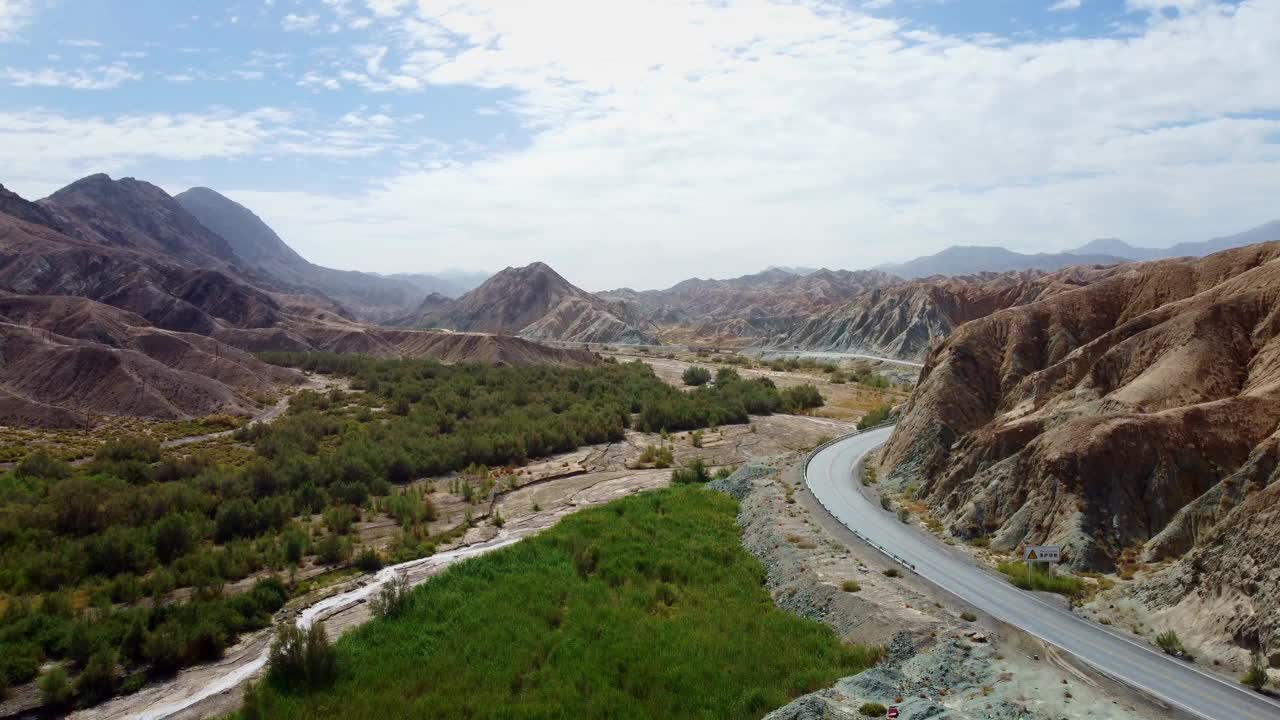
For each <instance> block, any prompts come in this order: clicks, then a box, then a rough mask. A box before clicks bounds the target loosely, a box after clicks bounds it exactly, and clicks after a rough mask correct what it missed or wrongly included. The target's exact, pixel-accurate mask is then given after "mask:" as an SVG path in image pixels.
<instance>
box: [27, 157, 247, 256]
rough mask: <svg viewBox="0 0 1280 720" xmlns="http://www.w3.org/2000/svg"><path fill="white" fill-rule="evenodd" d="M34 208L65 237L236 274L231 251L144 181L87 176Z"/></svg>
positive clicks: (159, 191) (171, 199) (224, 241)
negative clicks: (48, 217)
mask: <svg viewBox="0 0 1280 720" xmlns="http://www.w3.org/2000/svg"><path fill="white" fill-rule="evenodd" d="M39 205H40V206H41V207H42V208H43V209H44V210H46V211H47V212H48V213H50V214H51V215H53V216H54V217H55V218H56V219H57V223H58V224H59V227H61V229H62V231H63V232H64V233H65V234H69V235H71V236H72V237H75V238H78V239H80V240H84V241H87V242H91V243H96V244H98V245H102V246H104V247H111V248H122V249H127V250H135V251H138V252H142V253H148V254H155V255H160V256H162V257H166V258H172V259H176V260H182V261H185V262H189V263H193V264H195V265H197V266H200V267H205V268H212V269H219V270H237V269H240V265H239V261H238V258H237V257H236V254H235V252H234V251H233V250H232V249H231V246H230V245H229V244H228V243H227V241H226V240H224V239H223V238H222V236H220V235H218V234H217V233H215V232H213V231H212V230H210V229H209V228H207V227H205V226H204V225H202V224H201V223H200V221H199V220H197V219H196V218H195V217H193V216H192V215H191V213H189V212H187V211H186V209H185V208H183V207H182V205H180V204H179V203H178V202H177V201H176V200H174V199H173V198H172V197H170V196H169V194H168V193H166V192H165V191H164V190H161V189H160V188H158V187H156V186H155V185H152V184H151V183H148V182H143V181H140V180H135V179H133V178H123V179H121V180H112V179H111V178H110V177H108V176H106V175H103V174H98V175H90V176H88V177H86V178H82V179H80V180H77V181H75V182H73V183H71V184H70V185H68V186H66V187H64V188H62V189H61V190H59V191H57V192H55V193H54V194H52V195H50V196H49V197H47V198H45V199H43V200H41V201H40V202H39Z"/></svg>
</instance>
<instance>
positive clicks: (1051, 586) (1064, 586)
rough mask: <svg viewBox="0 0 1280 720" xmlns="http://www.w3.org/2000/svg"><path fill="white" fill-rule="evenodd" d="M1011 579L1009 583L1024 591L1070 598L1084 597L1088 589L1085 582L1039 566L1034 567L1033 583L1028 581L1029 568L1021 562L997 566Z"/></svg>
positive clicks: (1032, 573) (1004, 563)
mask: <svg viewBox="0 0 1280 720" xmlns="http://www.w3.org/2000/svg"><path fill="white" fill-rule="evenodd" d="M996 569H998V570H999V571H1000V572H1002V573H1004V574H1005V576H1006V577H1008V578H1009V582H1011V583H1013V584H1014V586H1016V587H1019V588H1021V589H1023V590H1037V591H1040V592H1051V593H1057V594H1059V595H1066V596H1068V597H1076V598H1079V597H1084V595H1085V592H1086V587H1085V584H1084V581H1083V580H1081V579H1080V578H1078V577H1074V576H1071V575H1059V574H1057V573H1050V572H1049V571H1047V570H1044V569H1043V568H1041V567H1040V566H1039V565H1033V566H1032V572H1031V581H1030V582H1028V581H1027V566H1026V563H1021V562H1016V561H1015V562H1003V563H1000V564H999V565H997V566H996Z"/></svg>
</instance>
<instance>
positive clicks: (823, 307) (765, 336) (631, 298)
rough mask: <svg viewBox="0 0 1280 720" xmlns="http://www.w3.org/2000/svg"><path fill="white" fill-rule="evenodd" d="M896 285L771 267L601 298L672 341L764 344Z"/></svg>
mask: <svg viewBox="0 0 1280 720" xmlns="http://www.w3.org/2000/svg"><path fill="white" fill-rule="evenodd" d="M900 282H901V281H900V280H899V279H898V278H895V277H893V276H892V275H888V274H886V273H883V272H880V271H878V270H859V271H857V272H850V271H848V270H838V271H832V270H825V269H824V270H815V271H810V272H808V273H805V274H799V273H795V272H792V271H789V270H784V269H782V268H771V269H769V270H766V271H764V272H761V273H756V274H754V275H744V276H742V277H738V278H732V279H729V280H703V279H700V278H692V279H689V280H685V281H683V282H680V283H677V284H676V285H674V286H672V287H670V288H667V289H666V290H646V291H643V292H637V291H635V290H631V289H629V288H622V289H620V290H613V291H610V292H607V293H601V296H602V297H604V298H605V299H609V300H620V301H622V302H625V303H627V304H628V305H629V306H631V307H633V308H635V312H636V313H637V314H639V315H640V316H642V317H643V318H644V319H645V320H647V321H648V322H650V323H653V324H655V325H658V326H663V327H664V328H665V329H666V330H665V334H666V335H668V336H669V337H670V338H671V339H673V340H680V341H685V342H693V343H699V344H716V345H720V344H734V343H744V342H754V343H764V342H766V341H767V340H769V339H772V338H774V337H776V336H778V335H780V334H785V333H787V332H789V331H790V330H791V329H792V328H794V327H795V326H796V325H798V324H799V323H801V322H803V321H804V320H806V319H807V318H809V317H810V316H812V315H815V314H821V313H824V312H828V311H831V310H833V309H835V308H837V307H839V306H840V305H841V304H843V303H844V302H847V301H848V300H849V299H850V298H853V297H855V296H857V295H859V294H860V293H865V292H867V291H870V290H874V289H876V288H882V287H888V286H891V285H894V284H897V283H900Z"/></svg>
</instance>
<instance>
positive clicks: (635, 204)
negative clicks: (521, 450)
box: [0, 0, 1280, 289]
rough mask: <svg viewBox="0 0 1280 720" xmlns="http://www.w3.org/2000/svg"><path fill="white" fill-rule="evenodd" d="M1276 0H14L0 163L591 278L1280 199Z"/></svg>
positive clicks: (1074, 235)
mask: <svg viewBox="0 0 1280 720" xmlns="http://www.w3.org/2000/svg"><path fill="white" fill-rule="evenodd" d="M1277 27H1280V0H1243V1H1242V2H1214V1H1213V0H1080V1H1079V2H1075V1H1073V0H1061V1H1058V0H1045V1H1041V0H893V1H889V0H864V1H852V0H851V1H848V2H835V1H826V0H785V1H784V0H742V1H740V2H726V1H722V0H653V1H652V2H647V3H634V2H615V1H614V0H547V2H544V3H517V2H512V1H511V0H314V1H312V0H275V1H274V2H252V3H251V2H233V3H207V2H192V1H186V0H170V1H168V2H158V1H155V0H132V1H131V2H128V3H123V2H108V1H106V0H0V99H2V100H3V103H2V104H0V146H3V147H5V148H6V150H5V151H3V152H4V154H3V155H0V157H3V158H4V159H5V163H4V167H5V168H6V170H5V172H4V174H3V176H0V182H3V183H4V184H5V185H6V186H8V187H10V188H12V189H14V190H16V191H17V192H19V193H21V194H23V195H25V196H28V197H40V196H43V195H45V194H48V193H49V192H51V191H53V190H54V189H56V188H57V187H60V186H61V185H64V184H66V183H68V182H71V181H72V180H74V179H76V178H77V177H80V176H82V175H85V174H89V173H92V172H107V173H109V174H111V175H112V176H115V177H120V176H135V177H139V178H143V179H147V180H151V181H152V182H155V183H156V184H158V185H160V186H162V187H164V188H165V189H167V190H169V191H170V192H175V193H176V192H179V191H181V190H183V189H185V188H186V187H189V186H191V185H196V184H200V185H208V186H211V187H214V188H215V189H218V190H220V191H222V192H224V193H226V194H227V195H229V196H231V197H233V198H234V199H237V200H239V201H241V202H243V203H245V204H246V205H248V206H249V207H250V208H251V209H253V210H254V211H255V212H257V213H258V214H260V215H262V216H263V217H264V218H265V219H266V220H268V222H269V223H270V224H272V226H273V227H275V228H276V229H277V230H278V231H279V232H280V233H281V234H282V235H283V236H284V237H285V239H286V241H288V242H289V243H290V244H292V245H293V246H294V247H296V248H297V249H298V250H299V251H300V252H302V253H303V254H304V255H306V256H307V257H308V258H310V259H313V260H315V261H317V262H321V263H324V264H328V265H332V266H336V267H344V268H357V269H365V270H377V271H398V270H424V271H429V270H432V269H438V268H443V267H472V268H483V269H496V268H500V267H502V266H505V265H508V264H523V263H526V262H531V261H533V260H539V259H541V260H545V261H547V262H549V263H550V264H552V265H553V266H554V267H557V268H558V269H560V270H561V271H562V272H564V273H565V274H566V275H567V276H568V277H569V278H570V279H571V280H574V281H575V282H577V283H579V284H581V285H583V286H585V287H589V288H591V289H603V288H607V287H613V286H619V285H632V286H636V287H651V286H662V285H668V284H671V283H673V282H676V281H678V280H679V279H681V278H683V277H687V276H690V275H702V276H707V275H713V276H727V275H733V274H740V273H744V272H750V271H753V270H756V269H759V268H762V267H765V266H767V265H770V264H781V265H827V266H832V267H850V268H854V267H865V266H870V265H874V264H876V263H878V262H883V261H886V260H894V259H902V258H905V257H908V256H911V255H915V254H921V253H927V252H934V251H937V250H939V249H941V248H943V247H945V246H946V245H950V244H956V243H964V244H1003V245H1006V246H1009V247H1012V248H1014V249H1019V250H1026V251H1039V250H1057V249H1065V248H1068V247H1072V246H1075V245H1078V244H1082V243H1083V242H1086V241H1088V240H1090V239H1092V238H1094V237H1099V236H1120V237H1123V238H1125V239H1127V240H1130V241H1131V242H1135V243H1148V244H1157V245H1159V244H1171V243H1174V242H1178V241H1183V240H1192V239H1203V238H1204V237H1208V236H1210V235H1215V234H1224V233H1227V232H1233V231H1237V230H1242V229H1244V228H1246V227H1249V226H1251V225H1255V224H1259V223H1261V222H1263V221H1266V220H1269V219H1272V218H1273V216H1275V215H1280V213H1277V212H1276V211H1275V209H1274V205H1273V202H1272V201H1271V198H1273V197H1274V189H1275V187H1276V181H1277V180H1280V151H1278V150H1277V138H1278V137H1280V90H1277V88H1276V85H1275V82H1274V68H1275V67H1280V49H1277V45H1278V44H1277V43H1276V42H1275V41H1274V31H1275V29H1276V28H1277Z"/></svg>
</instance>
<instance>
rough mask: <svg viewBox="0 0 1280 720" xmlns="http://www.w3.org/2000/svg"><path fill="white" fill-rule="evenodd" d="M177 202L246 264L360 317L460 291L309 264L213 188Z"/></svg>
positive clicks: (426, 280)
mask: <svg viewBox="0 0 1280 720" xmlns="http://www.w3.org/2000/svg"><path fill="white" fill-rule="evenodd" d="M174 199H175V200H176V201H177V202H178V204H180V205H181V206H182V207H183V208H185V209H186V210H187V211H188V212H189V213H191V215H192V216H194V217H195V218H196V219H197V220H198V221H199V222H200V223H201V224H202V225H204V226H205V227H207V228H209V229H210V230H212V231H214V232H215V233H217V234H218V235H220V236H221V237H223V238H225V239H226V241H227V243H228V244H230V246H231V248H232V250H233V251H234V252H235V254H236V256H237V257H239V258H240V259H241V260H242V261H243V262H244V264H245V265H246V266H248V267H250V268H253V269H255V270H257V271H260V272H262V273H265V274H267V275H270V276H272V277H274V278H277V279H279V280H281V281H283V282H285V283H287V284H290V285H296V286H301V287H303V288H307V289H310V290H312V291H313V292H317V293H320V294H323V295H325V296H328V297H330V298H333V299H334V300H336V301H337V302H338V303H340V304H341V305H342V306H343V307H345V308H349V309H350V310H351V311H352V314H353V315H354V316H355V317H357V318H360V319H364V320H374V321H379V320H389V319H391V318H395V317H402V316H404V315H405V314H407V313H409V312H411V311H412V310H413V309H414V308H415V307H416V306H417V305H418V304H419V303H420V302H421V301H422V297H423V295H425V294H427V293H430V292H438V291H440V290H452V289H455V288H454V283H452V282H450V281H447V280H443V279H440V278H436V277H434V276H430V275H406V276H403V277H396V276H392V277H386V276H382V275H377V274H374V273H363V272H356V271H354V270H334V269H332V268H327V267H322V266H320V265H316V264H314V263H311V262H308V261H307V260H306V259H304V258H303V257H302V256H301V255H299V254H298V253H297V252H295V251H294V250H293V248H291V247H289V246H288V245H287V244H285V242H284V241H283V240H281V239H280V236H279V235H277V234H276V232H275V231H274V230H272V229H271V228H270V227H269V226H268V225H267V224H266V223H265V222H263V221H262V219H261V218H259V217H258V216H257V215H255V214H254V213H253V212H252V211H250V210H249V209H248V208H246V207H244V206H243V205H240V204H239V203H237V202H235V201H233V200H230V199H228V198H226V197H224V196H223V195H221V194H219V193H217V192H215V191H213V190H210V189H209V188H204V187H196V188H191V189H190V190H187V191H186V192H183V193H181V194H179V195H177V196H176V197H175V198H174ZM409 278H412V279H409ZM457 294H461V292H459V293H457ZM455 297H456V295H455Z"/></svg>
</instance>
